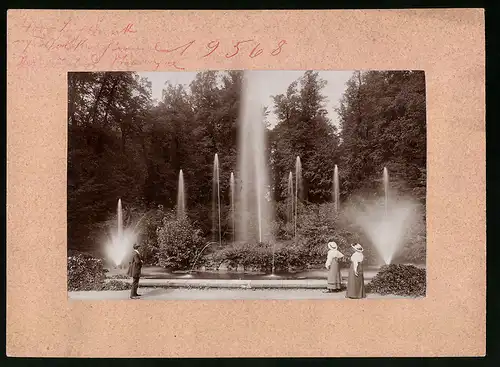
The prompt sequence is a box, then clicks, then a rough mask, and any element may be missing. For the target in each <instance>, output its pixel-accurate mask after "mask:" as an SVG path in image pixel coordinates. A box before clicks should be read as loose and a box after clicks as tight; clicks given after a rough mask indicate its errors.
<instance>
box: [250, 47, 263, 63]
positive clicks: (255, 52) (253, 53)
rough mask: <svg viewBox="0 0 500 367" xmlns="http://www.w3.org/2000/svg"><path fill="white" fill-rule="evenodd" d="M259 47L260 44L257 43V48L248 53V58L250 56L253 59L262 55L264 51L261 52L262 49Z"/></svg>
mask: <svg viewBox="0 0 500 367" xmlns="http://www.w3.org/2000/svg"><path fill="white" fill-rule="evenodd" d="M259 46H260V43H258V44H257V46H255V47H254V48H253V50H252V51H250V54H249V55H248V56H250V57H251V58H252V59H253V58H254V57H257V56H259V55H260V54H261V53H263V52H264V50H262V48H259Z"/></svg>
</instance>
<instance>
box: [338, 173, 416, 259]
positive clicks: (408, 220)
mask: <svg viewBox="0 0 500 367" xmlns="http://www.w3.org/2000/svg"><path fill="white" fill-rule="evenodd" d="M382 181H383V191H384V195H383V197H381V198H380V199H378V200H375V201H373V202H370V201H367V200H365V201H364V204H363V205H362V207H361V208H357V209H353V208H349V210H348V213H347V215H348V216H349V217H350V218H351V221H352V222H353V223H355V224H357V225H358V226H359V228H360V229H361V230H362V231H363V232H364V234H365V235H366V237H367V238H368V239H369V240H370V242H371V243H372V244H373V245H374V246H375V248H376V249H377V252H378V253H379V254H380V257H381V258H382V260H383V262H384V264H386V265H388V264H390V263H391V262H392V260H393V258H394V256H395V255H396V253H397V252H398V251H399V249H400V248H401V246H402V245H403V242H404V238H405V235H406V233H407V231H408V229H410V228H411V227H412V226H413V225H414V223H415V221H416V220H417V216H416V212H415V205H416V204H415V203H414V202H413V201H412V200H409V199H403V198H399V199H398V200H397V201H395V200H393V199H391V197H390V182H389V173H388V170H387V168H386V167H384V170H383V175H382Z"/></svg>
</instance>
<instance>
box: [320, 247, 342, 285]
mask: <svg viewBox="0 0 500 367" xmlns="http://www.w3.org/2000/svg"><path fill="white" fill-rule="evenodd" d="M342 257H344V255H343V254H342V253H341V252H340V251H339V250H338V246H337V244H336V243H335V242H334V241H331V242H328V256H327V258H326V263H325V267H326V268H327V269H328V283H327V286H326V290H325V291H324V292H325V293H331V292H338V291H340V290H341V289H342V276H341V275H340V266H339V260H340V259H341V258H342Z"/></svg>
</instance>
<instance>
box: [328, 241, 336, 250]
mask: <svg viewBox="0 0 500 367" xmlns="http://www.w3.org/2000/svg"><path fill="white" fill-rule="evenodd" d="M337 247H338V246H337V244H336V243H335V241H331V242H328V248H329V249H331V250H336V249H337Z"/></svg>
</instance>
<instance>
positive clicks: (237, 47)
mask: <svg viewBox="0 0 500 367" xmlns="http://www.w3.org/2000/svg"><path fill="white" fill-rule="evenodd" d="M252 41H253V40H246V41H238V42H236V44H235V45H234V46H233V47H234V48H236V51H235V52H234V54H232V55H229V54H226V58H228V59H230V58H231V57H233V56H236V55H237V54H238V52H240V47H239V46H240V45H241V44H242V43H247V42H252Z"/></svg>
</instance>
